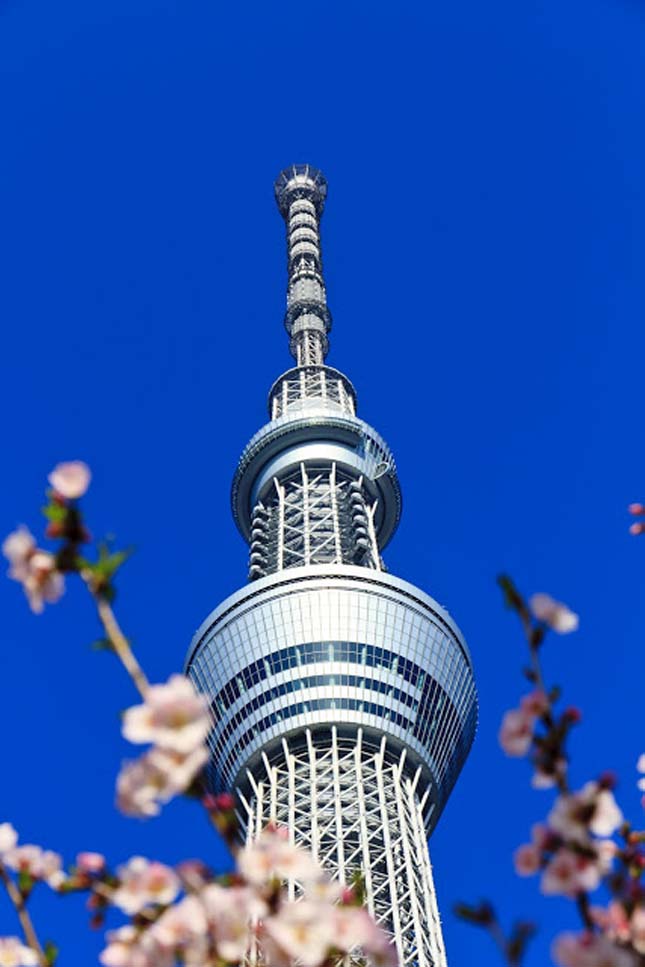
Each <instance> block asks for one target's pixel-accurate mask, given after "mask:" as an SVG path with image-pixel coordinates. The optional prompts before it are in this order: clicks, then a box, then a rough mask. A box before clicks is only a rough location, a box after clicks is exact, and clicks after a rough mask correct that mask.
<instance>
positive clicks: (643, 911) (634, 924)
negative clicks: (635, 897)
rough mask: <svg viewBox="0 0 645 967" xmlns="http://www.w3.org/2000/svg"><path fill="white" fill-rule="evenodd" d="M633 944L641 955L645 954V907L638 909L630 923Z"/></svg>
mask: <svg viewBox="0 0 645 967" xmlns="http://www.w3.org/2000/svg"><path fill="white" fill-rule="evenodd" d="M629 929H630V933H631V940H632V944H633V945H634V949H635V950H637V951H638V952H639V954H645V907H642V906H641V907H636V909H635V910H634V912H633V913H632V917H631V920H630V922H629Z"/></svg>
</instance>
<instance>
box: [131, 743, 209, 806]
mask: <svg viewBox="0 0 645 967" xmlns="http://www.w3.org/2000/svg"><path fill="white" fill-rule="evenodd" d="M207 761H208V750H207V749H206V746H203V745H202V746H199V747H198V748H196V749H194V750H193V751H192V752H190V754H188V755H179V754H178V753H173V752H167V751H165V750H163V749H156V748H152V749H150V750H148V752H146V753H145V754H144V755H142V756H141V757H140V758H139V759H135V760H134V761H132V762H126V764H125V765H124V766H123V768H122V769H121V772H120V773H119V775H118V778H117V785H116V789H117V799H116V802H117V807H118V808H119V809H120V810H121V812H122V813H124V814H125V815H126V816H136V817H138V818H140V819H145V818H147V817H150V816H158V815H159V812H160V805H159V804H160V803H167V802H169V801H170V800H171V799H173V798H174V797H175V796H177V795H178V794H179V793H181V792H183V791H184V790H185V789H187V788H188V786H189V785H190V784H191V782H192V781H193V779H194V778H195V776H197V774H198V773H199V772H200V771H201V769H203V767H204V766H205V765H206V762H207Z"/></svg>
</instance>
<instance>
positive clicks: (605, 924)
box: [589, 900, 631, 943]
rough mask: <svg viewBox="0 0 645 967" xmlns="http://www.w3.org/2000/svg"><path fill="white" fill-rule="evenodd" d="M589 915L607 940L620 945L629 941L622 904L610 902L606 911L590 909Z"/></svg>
mask: <svg viewBox="0 0 645 967" xmlns="http://www.w3.org/2000/svg"><path fill="white" fill-rule="evenodd" d="M589 915H590V917H591V919H592V921H593V923H595V924H596V926H598V927H600V929H601V931H602V932H603V933H604V934H605V936H606V937H607V938H608V939H609V940H618V941H620V942H621V943H626V942H627V941H629V939H630V935H631V929H630V923H629V917H628V916H627V913H626V912H625V908H624V906H623V905H622V903H619V902H618V901H617V900H612V901H611V903H610V904H609V906H608V907H607V908H606V909H605V908H604V907H591V909H590V910H589Z"/></svg>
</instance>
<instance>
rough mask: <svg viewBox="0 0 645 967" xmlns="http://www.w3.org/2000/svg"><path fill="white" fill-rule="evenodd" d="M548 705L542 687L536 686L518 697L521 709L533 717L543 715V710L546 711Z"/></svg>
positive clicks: (547, 699) (546, 696)
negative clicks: (526, 693)
mask: <svg viewBox="0 0 645 967" xmlns="http://www.w3.org/2000/svg"><path fill="white" fill-rule="evenodd" d="M549 707H550V703H549V698H548V695H547V694H546V692H545V691H544V689H542V688H536V689H534V690H533V691H532V692H529V694H528V695H524V696H523V697H522V698H521V699H520V709H521V711H522V712H525V713H526V714H527V715H532V716H534V718H539V717H540V716H541V715H544V713H545V712H548V710H549Z"/></svg>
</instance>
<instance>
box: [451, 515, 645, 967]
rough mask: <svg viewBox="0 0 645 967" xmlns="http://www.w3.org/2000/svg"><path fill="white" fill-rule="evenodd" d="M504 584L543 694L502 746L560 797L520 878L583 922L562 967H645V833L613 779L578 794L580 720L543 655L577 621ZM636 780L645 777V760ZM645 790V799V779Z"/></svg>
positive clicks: (537, 692) (514, 720) (519, 858)
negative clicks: (563, 901)
mask: <svg viewBox="0 0 645 967" xmlns="http://www.w3.org/2000/svg"><path fill="white" fill-rule="evenodd" d="M637 510H638V512H639V513H644V514H645V507H642V505H638V506H636V505H635V506H634V508H632V512H633V513H635V512H636V511H637ZM639 526H640V525H639ZM643 531H645V527H643ZM633 532H634V533H636V532H638V533H640V532H641V531H640V529H639V530H638V531H636V530H635V529H633ZM500 584H501V586H502V588H503V590H504V594H505V598H506V601H507V603H508V604H509V605H510V607H511V608H513V609H514V610H515V611H516V612H517V614H518V616H519V617H520V620H521V622H522V625H523V628H524V631H525V634H526V638H527V644H528V646H529V651H530V655H531V667H530V668H529V669H528V670H525V676H526V677H527V678H528V679H529V681H531V682H532V683H533V685H534V686H537V687H535V688H534V690H533V691H532V692H531V693H530V694H528V695H526V696H524V698H522V700H521V702H520V706H519V708H516V709H512V710H510V711H509V712H507V713H506V714H505V716H504V719H503V721H502V725H501V728H500V733H499V741H500V744H501V746H502V748H503V750H504V751H505V752H506V754H507V755H509V756H518V757H521V756H530V757H531V759H532V762H533V765H534V767H535V773H534V776H533V785H534V786H535V787H538V788H547V787H554V786H555V787H557V789H558V792H559V795H558V798H557V799H556V801H555V804H554V806H553V808H552V809H551V811H550V813H549V815H548V817H547V821H546V823H544V824H537V825H535V826H534V827H533V829H532V840H531V842H530V843H527V844H524V845H523V846H520V847H519V848H518V849H517V850H516V852H515V855H514V861H515V868H516V871H517V873H518V874H519V875H520V876H530V875H533V874H538V873H539V874H541V879H540V886H541V890H542V892H543V893H544V894H546V895H559V896H565V897H568V898H570V899H572V900H574V901H575V902H576V904H577V907H578V909H579V910H580V912H581V915H582V919H583V926H584V929H583V931H582V932H581V933H579V934H572V933H569V934H563V935H561V936H560V937H558V938H556V941H555V943H554V945H553V949H552V954H553V958H554V960H555V961H556V963H558V964H559V965H560V967H642V965H643V964H644V963H645V959H644V958H645V885H644V884H643V883H642V875H643V873H644V872H645V831H644V832H638V831H634V830H633V829H632V827H631V826H630V825H629V823H627V822H626V821H625V820H624V817H623V814H622V812H621V810H620V808H619V807H618V804H617V803H616V800H615V798H614V794H613V786H614V778H613V776H611V775H609V774H605V775H603V776H601V777H600V778H599V779H598V780H597V781H593V782H587V783H586V784H585V785H584V786H583V787H582V788H581V789H580V790H578V791H577V792H572V791H571V789H570V786H569V777H568V758H567V754H566V749H565V745H566V739H567V735H568V732H569V730H570V728H571V726H572V725H574V724H575V723H577V722H578V721H579V720H580V713H579V712H578V710H577V709H575V708H568V709H565V710H564V712H562V713H560V714H558V713H556V710H555V703H556V701H557V699H558V697H559V689H557V688H553V689H551V690H547V689H546V687H545V686H544V684H543V678H542V671H541V667H540V661H539V649H540V648H541V646H542V644H543V641H544V638H545V635H546V632H547V630H549V629H551V630H553V631H557V632H559V633H561V634H562V633H567V632H570V631H573V630H575V629H576V628H577V627H578V616H577V615H575V614H574V613H573V612H572V611H571V610H570V609H569V608H568V607H567V606H566V605H564V604H561V603H560V602H558V601H555V600H554V599H553V598H551V597H550V596H549V595H544V594H540V595H534V596H533V597H532V598H530V599H529V601H528V604H527V603H525V602H524V600H523V598H522V597H521V595H520V594H519V593H518V592H517V590H516V588H515V586H514V585H513V583H512V582H511V581H510V579H508V578H506V577H504V578H502V579H500ZM638 770H639V772H641V773H645V755H644V756H641V758H640V759H639V762H638ZM638 785H639V788H641V789H642V790H644V791H645V777H643V778H641V779H640V780H639V782H638ZM643 804H644V805H645V798H644V799H643ZM616 834H618V835H619V836H620V837H621V839H622V843H621V844H620V845H619V844H618V843H617V842H616V841H615V840H614V839H613V838H612V837H614V836H615V835H616ZM603 884H604V885H605V886H606V887H607V888H608V891H609V894H610V897H611V899H610V902H609V904H608V906H606V907H600V906H592V905H591V902H590V899H589V894H591V893H593V892H594V891H596V890H597V889H598V888H599V887H600V886H601V885H603ZM466 909H467V910H469V908H466ZM491 909H492V908H491ZM493 916H494V914H493Z"/></svg>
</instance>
